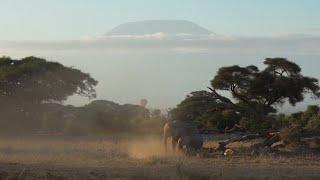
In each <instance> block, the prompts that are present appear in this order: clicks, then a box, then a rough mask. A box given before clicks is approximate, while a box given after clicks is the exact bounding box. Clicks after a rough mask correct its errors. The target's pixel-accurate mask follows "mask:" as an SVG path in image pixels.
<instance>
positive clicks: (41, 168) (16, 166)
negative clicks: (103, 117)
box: [0, 134, 320, 179]
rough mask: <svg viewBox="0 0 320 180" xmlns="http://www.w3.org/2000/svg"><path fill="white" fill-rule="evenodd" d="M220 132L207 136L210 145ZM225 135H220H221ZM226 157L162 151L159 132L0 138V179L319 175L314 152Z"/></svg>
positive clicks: (238, 150)
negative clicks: (154, 133)
mask: <svg viewBox="0 0 320 180" xmlns="http://www.w3.org/2000/svg"><path fill="white" fill-rule="evenodd" d="M220 138H221V137H214V138H208V139H210V140H208V139H207V140H206V142H205V146H206V147H215V146H216V141H217V140H218V139H220ZM223 138H225V137H223ZM248 144H250V143H244V144H239V143H238V144H233V145H231V147H232V148H233V149H234V150H235V154H234V155H233V156H232V157H224V156H222V155H215V156H213V157H207V158H204V157H197V156H195V157H186V156H184V155H181V154H174V153H165V151H164V148H163V145H162V142H161V138H160V136H156V135H155V136H149V137H148V136H142V135H134V136H133V135H130V134H121V135H120V134H119V135H109V136H94V137H64V136H55V137H52V136H50V137H48V136H34V137H30V136H28V137H26V136H21V137H6V138H4V137H2V138H0V177H1V179H320V161H319V160H320V156H318V155H313V154H303V155H297V156H285V155H275V154H269V153H262V154H261V153H260V154H252V153H248V151H247V145H248Z"/></svg>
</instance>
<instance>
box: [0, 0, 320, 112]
mask: <svg viewBox="0 0 320 180" xmlns="http://www.w3.org/2000/svg"><path fill="white" fill-rule="evenodd" d="M319 7H320V0H241V1H240V0H175V1H173V0H90V1H89V0H0V23H1V27H0V56H3V55H4V56H10V57H12V58H23V57H26V56H37V57H42V58H45V59H47V60H50V61H58V62H60V63H62V64H63V65H65V66H69V67H71V66H72V67H75V68H78V69H80V70H82V71H83V72H86V73H90V75H91V76H92V77H93V78H95V79H96V80H98V81H99V84H98V86H97V87H96V90H97V94H98V99H105V100H112V101H114V102H118V103H121V104H124V103H133V104H137V103H139V102H140V99H142V98H146V99H148V101H149V104H148V107H151V108H160V109H166V108H172V107H175V106H176V105H177V104H178V103H179V102H181V100H183V99H184V98H185V96H186V95H188V94H189V93H190V92H192V91H196V90H203V89H206V88H207V86H209V85H210V80H211V79H212V78H213V77H214V75H215V74H216V72H217V70H218V69H219V68H220V67H222V66H230V65H234V64H237V65H241V66H247V65H251V64H254V65H257V66H258V67H259V68H264V65H263V60H264V59H265V58H267V57H269V58H270V57H285V58H288V60H290V61H293V62H296V63H297V64H299V65H300V66H301V67H302V71H303V74H305V75H307V76H312V77H315V78H318V79H320V71H319V70H318V67H319V66H320V61H319V59H320V20H319V19H320V11H319ZM143 20H187V21H191V22H193V23H196V24H198V25H199V26H201V27H203V28H206V29H209V30H211V31H212V32H213V34H207V35H204V36H197V35H195V36H185V35H182V34H179V33H178V34H175V35H170V34H166V33H161V32H158V33H155V34H139V35H125V36H116V37H114V36H109V35H105V34H106V33H107V32H108V31H110V30H111V29H113V28H114V27H116V26H118V25H120V24H123V23H126V22H135V21H143ZM164 29H165V28H164ZM222 93H224V92H222ZM225 95H227V96H228V94H225ZM64 103H65V104H72V105H76V106H81V105H84V104H87V103H89V100H88V99H86V98H81V97H79V96H73V97H71V98H69V99H68V100H67V101H66V102H64ZM308 104H319V100H312V99H310V98H309V97H308V96H306V99H305V101H304V102H302V103H300V104H298V105H297V106H296V107H290V106H288V105H285V106H283V107H279V109H280V110H281V112H295V111H298V110H303V109H304V108H305V107H306V106H307V105H308Z"/></svg>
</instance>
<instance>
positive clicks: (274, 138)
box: [216, 132, 281, 151]
mask: <svg viewBox="0 0 320 180" xmlns="http://www.w3.org/2000/svg"><path fill="white" fill-rule="evenodd" d="M257 138H266V139H265V140H264V141H263V142H262V143H261V144H259V146H262V147H265V146H269V147H270V146H272V144H274V143H276V142H279V141H280V140H281V138H280V136H279V132H259V133H255V134H247V135H241V136H238V137H232V138H230V139H227V140H224V141H220V142H218V144H219V146H218V147H217V149H216V150H219V151H225V150H226V146H227V145H228V144H231V143H234V142H241V141H247V140H252V139H257Z"/></svg>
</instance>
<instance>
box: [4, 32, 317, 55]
mask: <svg viewBox="0 0 320 180" xmlns="http://www.w3.org/2000/svg"><path fill="white" fill-rule="evenodd" d="M9 50H17V51H32V50H36V51H79V52H83V51H104V52H112V53H114V52H118V53H132V52H134V53H170V52H176V53H222V54H223V53H286V54H288V53H290V54H313V55H319V54H320V36H312V35H305V34H290V35H279V36H273V37H233V36H225V35H216V34H210V35H208V36H193V35H189V34H176V35H167V34H164V33H161V32H158V33H154V34H145V35H110V36H102V37H90V36H87V37H83V38H81V39H79V40H69V41H23V42H22V41H21V42H18V41H0V51H1V53H2V54H5V52H6V51H9Z"/></svg>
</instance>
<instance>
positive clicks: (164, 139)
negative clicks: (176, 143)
mask: <svg viewBox="0 0 320 180" xmlns="http://www.w3.org/2000/svg"><path fill="white" fill-rule="evenodd" d="M167 141H168V137H167V136H166V135H164V137H163V144H164V150H165V152H168V146H167Z"/></svg>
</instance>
